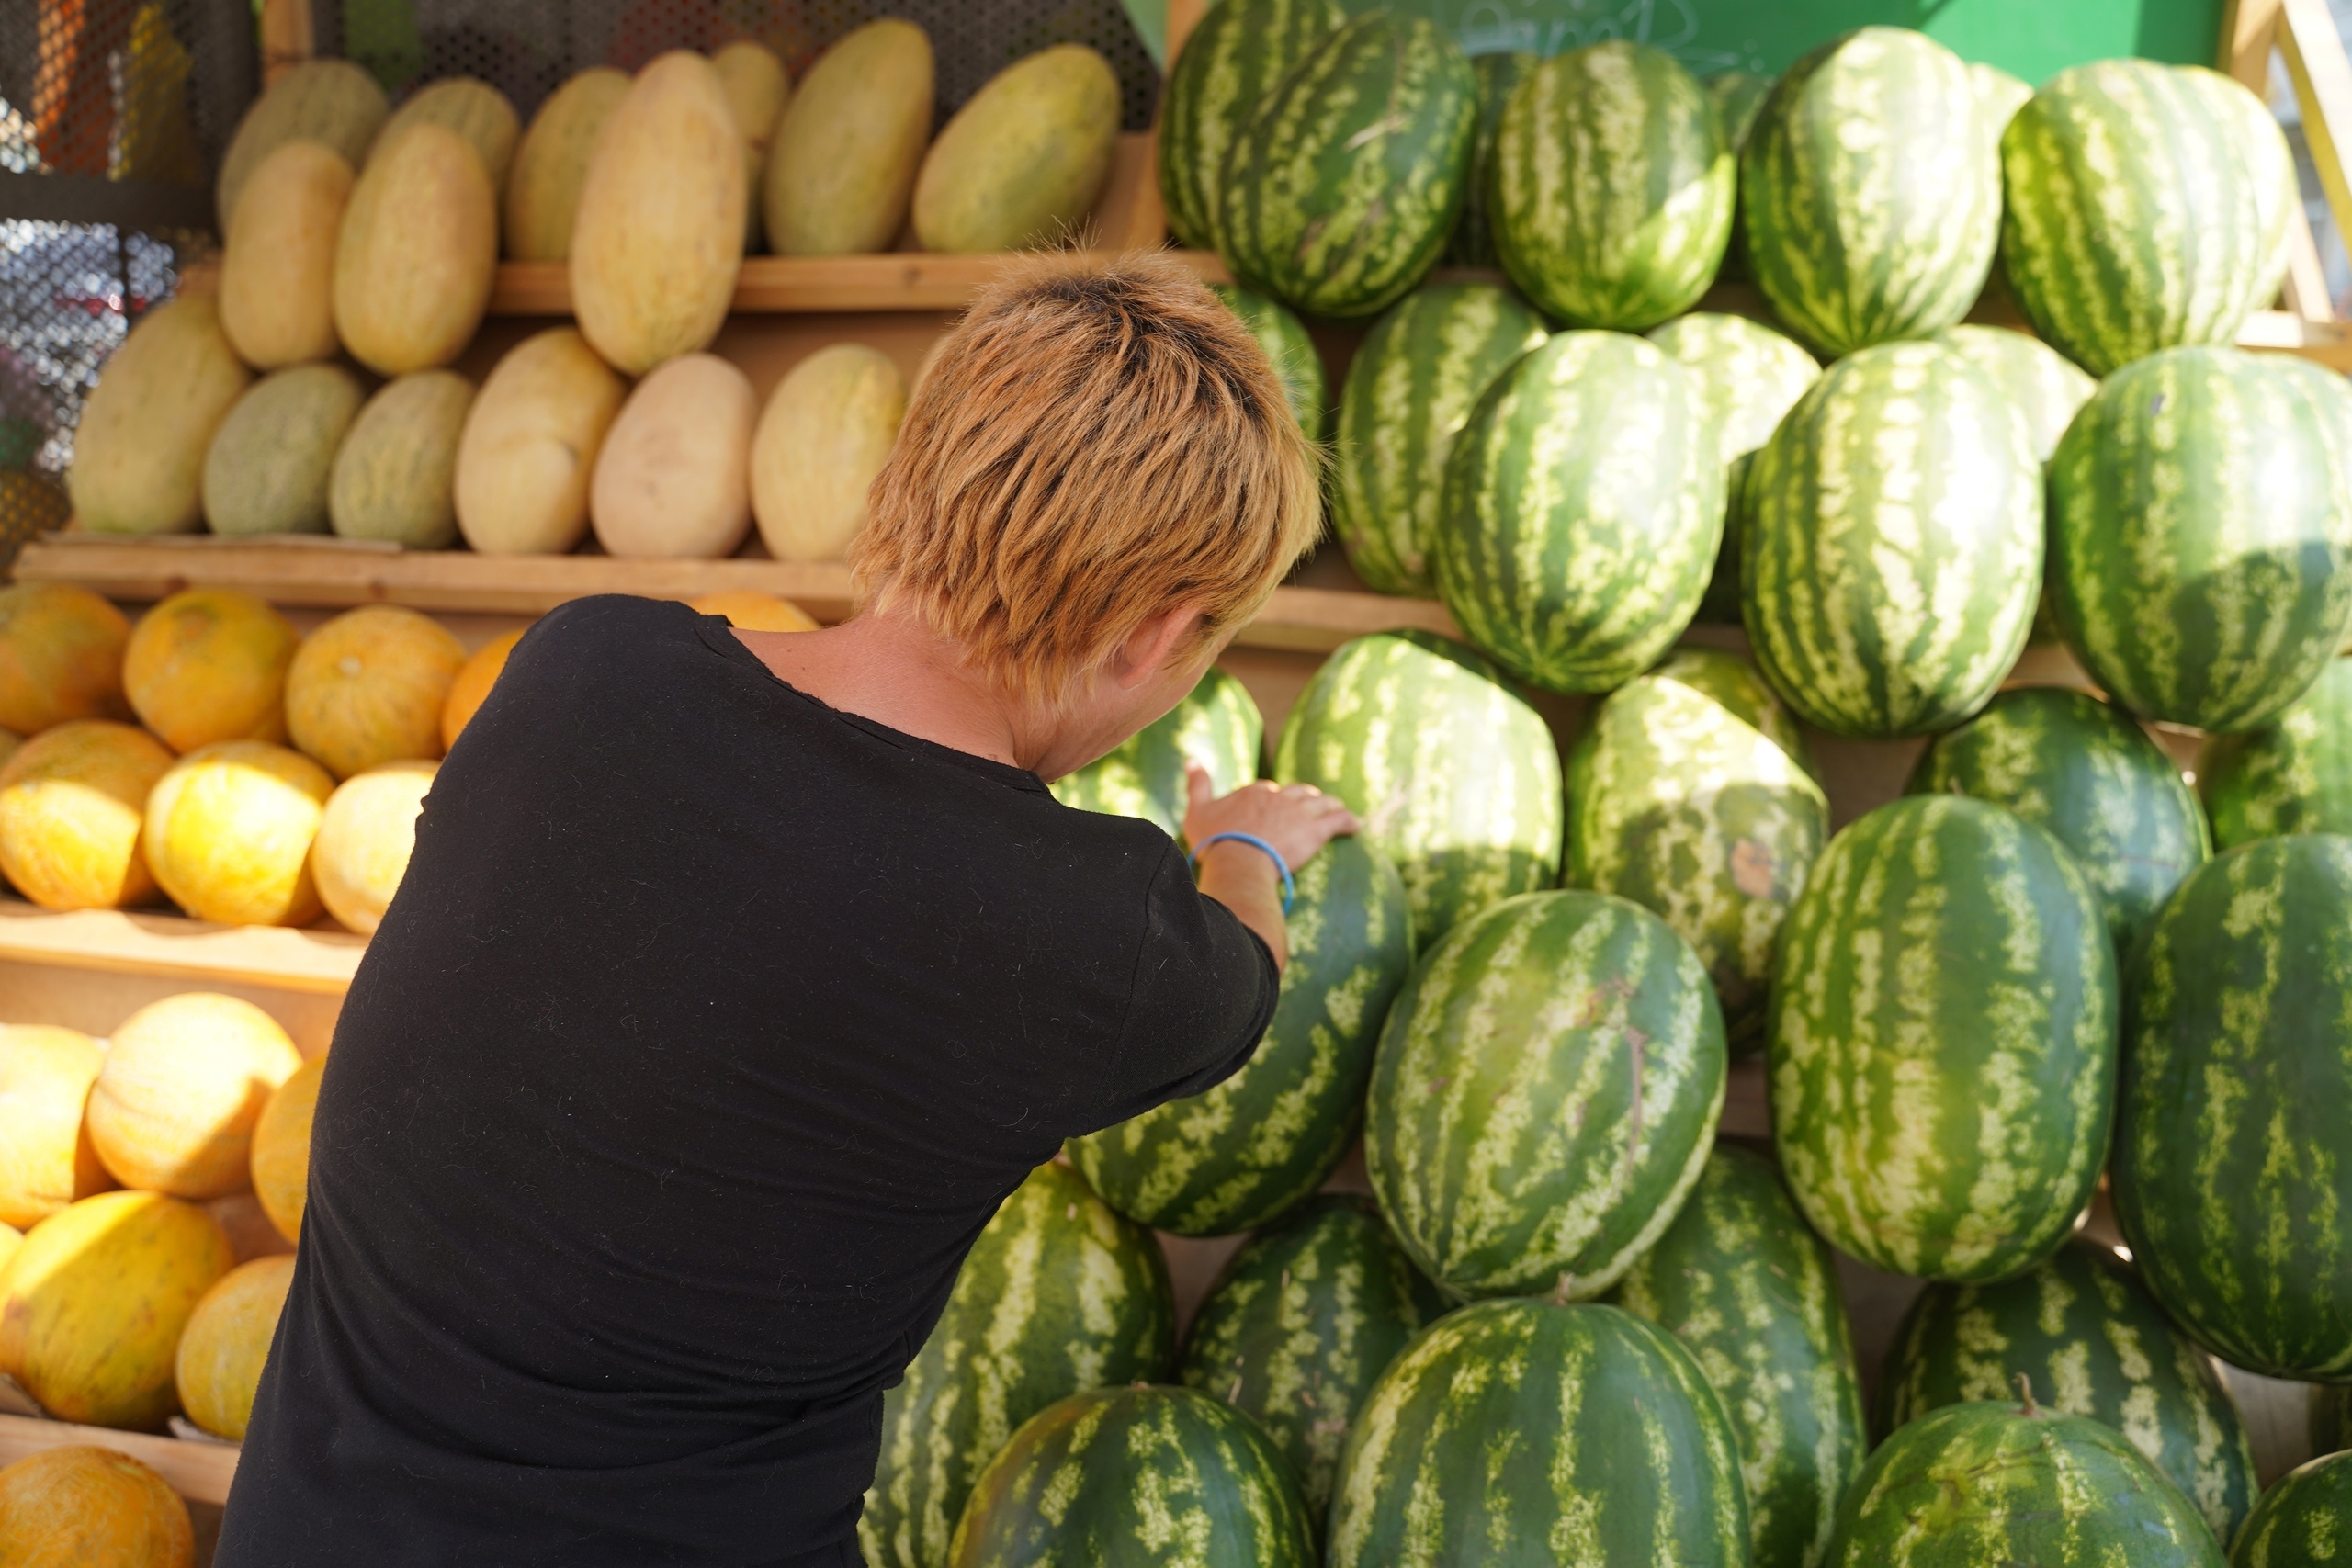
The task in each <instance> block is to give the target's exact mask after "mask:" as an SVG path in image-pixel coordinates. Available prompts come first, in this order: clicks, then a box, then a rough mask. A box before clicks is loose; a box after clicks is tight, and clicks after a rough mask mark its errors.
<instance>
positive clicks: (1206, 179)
mask: <svg viewBox="0 0 2352 1568" xmlns="http://www.w3.org/2000/svg"><path fill="white" fill-rule="evenodd" d="M1346 20H1347V15H1346V13H1345V12H1343V11H1341V10H1340V7H1339V6H1337V5H1336V4H1334V0H1222V4H1219V5H1216V6H1210V7H1209V9H1208V12H1207V14H1206V15H1205V16H1204V17H1201V21H1200V25H1199V26H1198V27H1196V28H1193V36H1192V37H1190V38H1188V39H1185V40H1184V47H1183V48H1182V50H1180V51H1178V52H1177V55H1176V63H1175V64H1174V65H1172V66H1170V68H1169V71H1168V83H1167V85H1166V86H1165V87H1163V88H1162V89H1161V91H1160V97H1159V199H1160V204H1161V205H1162V206H1164V207H1165V208H1167V209H1168V226H1169V227H1170V229H1172V230H1174V231H1176V238H1177V240H1178V241H1179V242H1180V243H1182V244H1184V245H1185V246H1187V247H1189V248H1190V249H1193V250H1196V251H1213V250H1215V249H1216V248H1217V243H1216V210H1217V191H1218V179H1219V176H1220V175H1222V174H1223V173H1224V170H1225V155H1226V153H1227V151H1228V150H1229V149H1230V148H1231V147H1232V145H1233V140H1234V133H1235V132H1236V131H1238V130H1240V128H1241V127H1242V125H1243V124H1245V123H1246V122H1247V121H1248V120H1249V118H1250V116H1252V115H1254V114H1255V113H1257V112H1258V105H1259V103H1260V101H1261V100H1262V99H1263V98H1264V97H1265V96H1266V95H1267V93H1269V92H1270V91H1272V88H1273V86H1274V84H1275V83H1277V82H1280V81H1281V80H1282V79H1283V73H1286V72H1288V71H1289V70H1290V68H1291V67H1292V66H1294V65H1295V64H1297V63H1298V62H1300V61H1301V60H1303V59H1305V58H1306V55H1307V52H1308V51H1310V50H1312V49H1313V48H1314V47H1315V45H1317V43H1320V42H1321V41H1322V40H1323V39H1324V38H1325V37H1326V36H1327V35H1329V34H1331V33H1335V32H1337V31H1339V30H1340V26H1341V24H1343V23H1344V22H1345V21H1346Z"/></svg>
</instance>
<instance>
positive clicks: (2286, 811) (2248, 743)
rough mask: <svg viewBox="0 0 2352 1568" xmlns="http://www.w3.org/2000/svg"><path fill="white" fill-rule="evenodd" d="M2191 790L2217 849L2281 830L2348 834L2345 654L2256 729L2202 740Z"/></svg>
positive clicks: (2350, 778)
mask: <svg viewBox="0 0 2352 1568" xmlns="http://www.w3.org/2000/svg"><path fill="white" fill-rule="evenodd" d="M2197 792H2198V794H2199V795H2202V796H2204V799H2205V809H2206V810H2207V811H2209V812H2211V813H2212V817H2213V841H2214V843H2216V844H2217V845H2219V846H2220V847H2221V848H2222V849H2225V850H2233V849H2235V848H2237V847H2238V846H2239V845H2240V844H2250V843H2252V842H2253V841H2254V840H2256V839H2274V838H2277V837H2278V835H2280V834H2281V833H2352V660H2346V659H2342V658H2337V659H2332V660H2328V664H2327V668H2326V669H2325V670H2323V671H2320V677H2319V679H2318V680H2317V681H2315V682H2312V689H2311V690H2310V691H2308V692H2306V693H2304V694H2302V696H2301V697H2300V698H2298V699H2297V700H2296V702H2295V705H2293V706H2292V707H2290V708H2289V709H2287V711H2286V712H2284V713H2282V714H2280V715H2279V716H2278V717H2276V718H2274V719H2272V720H2271V721H2270V722H2269V723H2268V724H2266V725H2264V726H2263V727H2262V728H2260V729H2253V730H2247V731H2245V733H2243V734H2238V735H2216V736H2214V737H2212V738H2211V739H2209V740H2207V741H2206V742H2205V749H2204V750H2202V751H2201V752H2199V754H2198V758H2197Z"/></svg>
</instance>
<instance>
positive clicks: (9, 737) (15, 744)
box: [0, 729, 25, 767]
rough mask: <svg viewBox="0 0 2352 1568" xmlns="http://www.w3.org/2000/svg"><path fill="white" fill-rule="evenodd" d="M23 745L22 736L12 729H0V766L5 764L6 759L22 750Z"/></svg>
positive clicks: (23, 739)
mask: <svg viewBox="0 0 2352 1568" xmlns="http://www.w3.org/2000/svg"><path fill="white" fill-rule="evenodd" d="M24 746H25V738H24V737H23V736H21V735H19V734H17V732H16V731H15V730H13V729H0V767H6V766H7V763H8V759H9V758H11V757H13V756H15V755H16V754H17V752H18V751H21V750H24Z"/></svg>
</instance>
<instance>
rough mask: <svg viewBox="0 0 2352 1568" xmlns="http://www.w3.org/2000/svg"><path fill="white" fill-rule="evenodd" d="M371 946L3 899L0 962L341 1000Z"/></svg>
mask: <svg viewBox="0 0 2352 1568" xmlns="http://www.w3.org/2000/svg"><path fill="white" fill-rule="evenodd" d="M367 948H368V941H367V939H366V938H365V937H358V936H354V935H352V934H351V933H350V932H348V931H288V930H286V929H284V928H282V927H277V926H216V925H213V924H211V923H210V922H209V921H205V920H191V919H185V918H184V917H182V916H178V915H166V914H154V913H142V912H140V911H137V910H132V911H128V912H126V911H121V910H115V909H75V910H72V911H70V912H63V913H61V912H59V911H56V910H52V909H42V908H36V907H35V906H33V905H31V904H28V903H26V902H24V901H23V900H22V899H18V898H0V961H12V962H15V963H19V964H52V965H57V966H61V967H64V968H70V969H95V970H99V971H103V972H105V973H108V974H116V975H153V976H163V977H164V978H166V979H171V980H176V981H184V982H187V983H188V984H191V985H202V984H207V983H210V984H216V985H219V984H229V985H247V986H266V987H271V988H273V989H277V990H281V991H308V992H312V993H316V994H320V995H328V996H339V995H341V994H342V992H343V991H344V989H345V987H348V986H349V985H350V984H351V976H352V975H353V973H354V972H355V971H356V970H357V969H358V967H359V955H360V954H361V953H364V952H366V951H367Z"/></svg>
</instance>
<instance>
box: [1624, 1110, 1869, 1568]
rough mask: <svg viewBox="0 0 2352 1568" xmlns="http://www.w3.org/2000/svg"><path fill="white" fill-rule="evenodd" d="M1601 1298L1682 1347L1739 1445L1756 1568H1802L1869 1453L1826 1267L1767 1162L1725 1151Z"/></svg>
mask: <svg viewBox="0 0 2352 1568" xmlns="http://www.w3.org/2000/svg"><path fill="white" fill-rule="evenodd" d="M1610 1300H1611V1302H1612V1303H1615V1304H1616V1305H1618V1306H1622V1307H1623V1308H1624V1309H1625V1310H1627V1311H1628V1312H1632V1313H1635V1314H1639V1315H1640V1316H1642V1317H1645V1318H1647V1319H1648V1320H1649V1321H1650V1322H1652V1323H1655V1324H1657V1325H1658V1326H1660V1327H1661V1328H1664V1329H1666V1330H1668V1332H1669V1333H1671V1334H1672V1335H1674V1337H1676V1338H1677V1339H1679V1340H1680V1341H1681V1343H1682V1346H1683V1348H1685V1349H1687V1350H1689V1351H1690V1352H1691V1355H1693V1356H1694V1357H1696V1358H1697V1359H1698V1362H1699V1365H1700V1367H1701V1368H1702V1370H1703V1371H1705V1372H1706V1374H1707V1382H1709V1383H1710V1384H1711V1385H1713V1388H1714V1391H1715V1393H1717V1394H1719V1395H1721V1396H1722V1399H1723V1404H1724V1414H1726V1415H1727V1416H1730V1417H1731V1425H1732V1429H1733V1430H1734V1431H1735V1432H1736V1433H1737V1434H1738V1436H1739V1450H1740V1470H1741V1473H1742V1474H1743V1475H1744V1476H1745V1477H1746V1478H1747V1513H1748V1529H1749V1530H1750V1532H1751V1534H1752V1536H1753V1538H1754V1541H1755V1551H1756V1559H1755V1560H1756V1568H1811V1565H1812V1564H1815V1563H1817V1562H1820V1561H1821V1553H1822V1549H1823V1548H1824V1547H1826V1545H1827V1544H1828V1542H1829V1527H1830V1524H1831V1522H1832V1520H1833V1518H1834V1517H1835V1516H1836V1513H1837V1509H1838V1498H1839V1497H1841V1496H1843V1495H1845V1491H1846V1483H1848V1482H1849V1481H1851V1480H1853V1478H1854V1472H1856V1471H1858V1470H1860V1468H1861V1464H1862V1456H1863V1454H1864V1453H1865V1452H1866V1451H1867V1450H1868V1449H1869V1446H1870V1445H1869V1438H1868V1434H1867V1433H1866V1432H1865V1431H1864V1430H1863V1427H1862V1383H1861V1374H1860V1371H1857V1369H1856V1368H1855V1365H1854V1337H1853V1332H1852V1330H1851V1329H1849V1327H1848V1326H1847V1324H1846V1304H1845V1301H1844V1299H1843V1298H1842V1297H1841V1296H1840V1295H1839V1294H1838V1265H1837V1260H1836V1259H1835V1258H1832V1257H1831V1255H1830V1252H1829V1248H1827V1247H1825V1246H1823V1245H1822V1243H1821V1238H1820V1237H1819V1236H1817V1235H1814V1234H1813V1232H1812V1231H1810V1230H1808V1229H1807V1228H1806V1227H1805V1223H1804V1216H1803V1215H1801V1214H1799V1213H1797V1209H1796V1204H1795V1203H1794V1202H1793V1201H1792V1200H1791V1199H1790V1197H1789V1192H1788V1189H1787V1188H1785V1187H1783V1186H1782V1185H1781V1178H1780V1174H1779V1173H1778V1172H1777V1171H1775V1170H1774V1169H1773V1168H1772V1165H1771V1162H1770V1161H1769V1160H1766V1159H1764V1158H1762V1157H1761V1156H1757V1155H1752V1154H1749V1153H1748V1152H1747V1150H1745V1149H1740V1148H1735V1147H1733V1146H1731V1145H1723V1146H1721V1147H1718V1148H1717V1149H1716V1150H1715V1152H1714V1153H1713V1154H1712V1155H1710V1156H1708V1158H1707V1168H1706V1169H1705V1170H1704V1171H1703V1172H1702V1173H1701V1175H1700V1177H1699V1185H1698V1186H1697V1187H1696V1188H1694V1189H1692V1190H1691V1201H1689V1202H1688V1203H1685V1204H1684V1205H1683V1206H1682V1213H1681V1214H1680V1216H1679V1217H1678V1218H1677V1219H1676V1220H1675V1222H1674V1224H1671V1225H1669V1226H1668V1227H1667V1232H1666V1234H1665V1235H1662V1236H1660V1237H1658V1241H1657V1246H1656V1247H1652V1248H1650V1249H1649V1251H1648V1252H1646V1253H1645V1254H1643V1256H1642V1259H1641V1261H1640V1262H1638V1263H1636V1264H1634V1267H1633V1270H1632V1271H1631V1272H1630V1273H1628V1274H1627V1275H1626V1276H1625V1278H1624V1280H1623V1281H1622V1282H1621V1283H1620V1284H1619V1285H1618V1287H1617V1291H1616V1293H1615V1294H1614V1295H1612V1296H1611V1298H1610Z"/></svg>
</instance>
